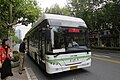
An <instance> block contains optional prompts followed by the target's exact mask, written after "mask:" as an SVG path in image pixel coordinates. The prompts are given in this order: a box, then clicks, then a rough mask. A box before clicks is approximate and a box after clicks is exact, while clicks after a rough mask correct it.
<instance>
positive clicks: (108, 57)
mask: <svg viewBox="0 0 120 80" xmlns="http://www.w3.org/2000/svg"><path fill="white" fill-rule="evenodd" d="M93 56H96V57H105V58H111V57H110V56H106V55H98V54H93Z"/></svg>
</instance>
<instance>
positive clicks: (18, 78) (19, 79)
mask: <svg viewBox="0 0 120 80" xmlns="http://www.w3.org/2000/svg"><path fill="white" fill-rule="evenodd" d="M12 72H13V76H12V77H11V76H10V77H8V80H29V79H28V76H27V74H26V70H25V71H23V73H22V74H21V75H20V74H19V68H18V67H16V68H12Z"/></svg>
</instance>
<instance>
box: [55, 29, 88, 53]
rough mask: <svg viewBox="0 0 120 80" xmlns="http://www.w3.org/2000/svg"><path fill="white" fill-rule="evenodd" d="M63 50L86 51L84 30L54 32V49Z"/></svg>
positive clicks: (58, 30) (85, 30) (85, 32)
mask: <svg viewBox="0 0 120 80" xmlns="http://www.w3.org/2000/svg"><path fill="white" fill-rule="evenodd" d="M61 48H65V49H66V51H70V50H87V29H86V28H83V27H81V28H70V27H69V28H68V27H67V28H61V27H55V30H54V49H61Z"/></svg>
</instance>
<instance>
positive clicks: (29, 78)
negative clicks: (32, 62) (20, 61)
mask: <svg viewBox="0 0 120 80" xmlns="http://www.w3.org/2000/svg"><path fill="white" fill-rule="evenodd" d="M25 71H26V74H27V77H28V80H32V79H31V77H30V74H29V72H28V70H27V68H26V67H25Z"/></svg>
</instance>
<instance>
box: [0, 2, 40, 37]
mask: <svg viewBox="0 0 120 80" xmlns="http://www.w3.org/2000/svg"><path fill="white" fill-rule="evenodd" d="M9 4H12V9H13V10H12V13H13V14H12V17H13V19H12V23H13V24H17V23H22V24H23V25H27V24H29V23H33V22H34V21H36V20H37V19H38V17H40V16H41V8H40V7H39V6H38V5H37V2H36V0H0V31H1V32H2V33H0V35H2V36H1V38H3V36H4V35H6V34H7V32H8V30H7V29H8V21H9V15H8V13H9V11H8V10H9ZM21 18H22V20H21V21H20V20H19V19H21ZM3 34H4V35H3Z"/></svg>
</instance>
